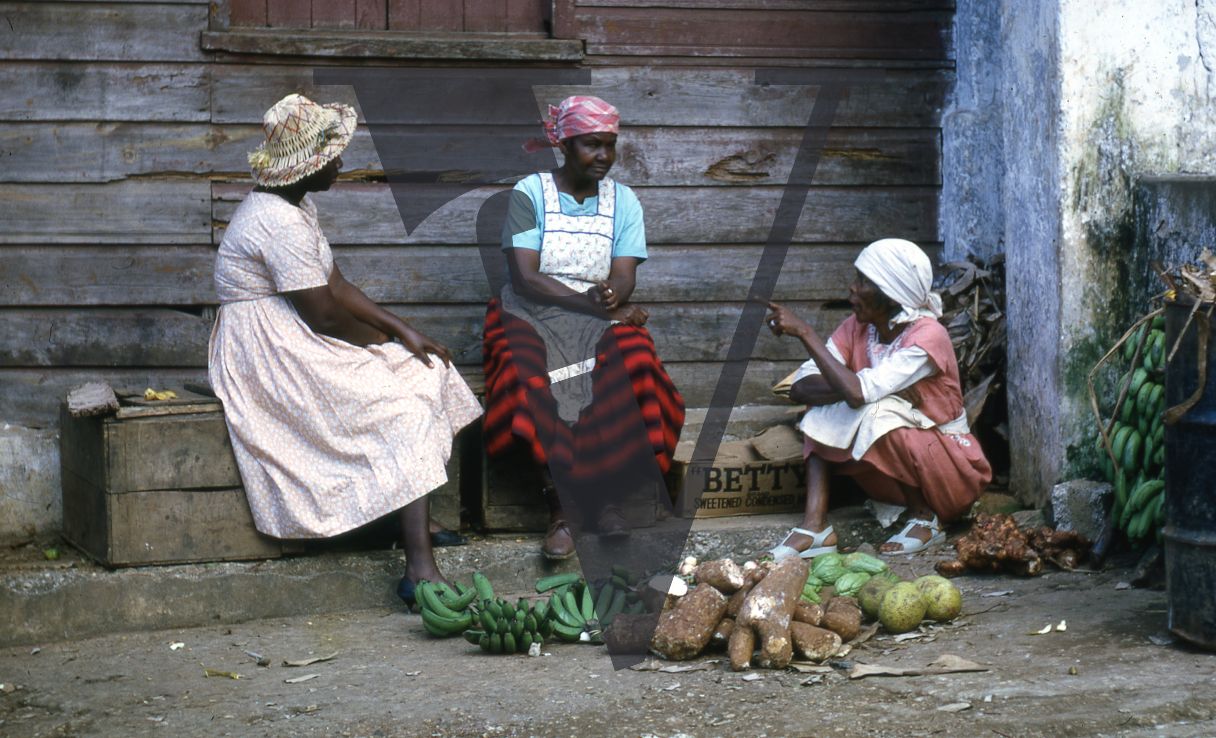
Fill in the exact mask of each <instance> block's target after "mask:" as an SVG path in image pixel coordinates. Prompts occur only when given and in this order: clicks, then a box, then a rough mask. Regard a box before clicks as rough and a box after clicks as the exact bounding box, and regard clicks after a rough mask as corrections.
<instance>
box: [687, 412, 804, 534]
mask: <svg viewBox="0 0 1216 738" xmlns="http://www.w3.org/2000/svg"><path fill="white" fill-rule="evenodd" d="M694 445H695V440H691V439H690V440H687V441H682V442H681V443H680V445H679V446H678V447H677V448H676V454H675V459H674V461H673V463H672V472H671V482H672V484H673V485H674V486H673V489H675V490H677V491H678V492H679V497H678V499H677V500H676V514H678V515H680V516H682V517H698V518H719V517H728V516H733V515H763V514H768V513H791V512H802V510H803V508H804V507H805V506H806V464H805V462H804V461H803V459H802V437H801V435H800V434H799V433H798V431H797V430H796V429H795V428H794V427H793V426H789V425H776V426H773V427H771V428H769V429H767V430H766V431H764V432H763V433H761V434H760V435H759V436H757V437H755V438H751V439H747V440H741V441H725V442H723V443H722V445H721V446H720V447H719V448H718V453H717V456H715V458H714V463H713V465H712V466H710V467H708V468H707V469H706V470H705V474H704V475H703V476H701V478H700V479H697V480H692V479H691V475H690V461H691V459H692V452H693V447H694Z"/></svg>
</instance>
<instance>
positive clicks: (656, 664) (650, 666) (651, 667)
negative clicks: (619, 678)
mask: <svg viewBox="0 0 1216 738" xmlns="http://www.w3.org/2000/svg"><path fill="white" fill-rule="evenodd" d="M629 668H630V670H632V671H659V670H660V669H662V668H663V664H662V662H660V661H658V660H657V659H646V660H645V661H643V662H641V663H640V664H634V665H633V666H631V667H629Z"/></svg>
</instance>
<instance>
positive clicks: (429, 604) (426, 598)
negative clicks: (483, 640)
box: [414, 580, 476, 638]
mask: <svg viewBox="0 0 1216 738" xmlns="http://www.w3.org/2000/svg"><path fill="white" fill-rule="evenodd" d="M456 587H457V589H456V590H453V589H452V588H451V587H448V586H447V585H446V584H434V583H432V582H428V581H425V580H423V581H421V582H418V585H417V587H416V588H415V590H414V593H415V596H416V597H417V599H418V604H419V606H420V607H421V612H422V627H424V628H425V629H426V632H427V633H430V634H431V635H433V636H435V637H436V638H449V637H451V636H454V635H456V634H458V633H460V632H461V631H463V630H465V629H466V628H468V627H469V626H470V625H472V624H473V614H472V613H471V612H469V610H468V607H469V605H470V604H472V602H473V597H472V596H470V595H474V594H476V593H475V592H474V591H473V590H466V591H460V590H461V588H462V585H460V584H457V585H456Z"/></svg>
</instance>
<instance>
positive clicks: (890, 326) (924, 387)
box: [768, 238, 992, 559]
mask: <svg viewBox="0 0 1216 738" xmlns="http://www.w3.org/2000/svg"><path fill="white" fill-rule="evenodd" d="M854 265H855V266H856V267H857V276H856V278H855V279H854V281H853V284H852V286H851V287H850V288H849V304H850V305H851V307H852V308H853V314H852V315H851V316H849V317H848V318H846V319H845V321H844V322H843V323H841V325H840V327H838V328H837V329H836V331H835V332H834V333H832V336H831V338H829V339H828V340H827V341H826V342H825V341H824V340H823V339H822V338H820V336H819V334H818V333H817V332H816V331H815V329H814V328H812V327H811V326H810V325H808V324H807V323H806V322H804V321H803V320H801V319H800V318H799V317H798V316H796V315H794V313H793V312H791V311H790V310H789V309H788V308H785V307H783V306H781V305H777V304H776V303H770V304H769V307H770V308H771V309H772V311H773V312H772V314H771V315H769V317H768V325H769V328H770V329H771V330H772V331H773V333H775V334H777V335H779V336H780V335H787V336H793V337H795V338H797V339H799V340H800V341H801V342H802V345H803V346H804V347H806V350H807V352H808V353H809V354H810V355H811V358H810V360H809V361H807V362H806V363H805V364H803V365H802V367H801V368H800V369H799V370H798V372H797V373H796V374H795V375H794V383H793V386H792V387H791V389H790V399H792V400H793V401H794V402H799V403H803V404H806V405H809V406H810V409H809V410H808V411H807V413H806V415H804V416H803V418H802V421H801V422H800V423H799V428H800V429H801V430H802V432H803V434H804V436H805V438H806V440H805V454H806V459H807V462H806V463H807V497H806V511H805V515H804V517H803V520H802V523H801V525H800V526H798V527H795V528H794V529H793V530H791V531H790V533H789V535H788V536H787V537H786V539H785V541H784V542H783V543H782V544H781V545H779V546H777V547H776V548H775V549H773V550H772V554H773V556H774V557H775V558H778V559H780V558H785V557H788V556H801V557H803V558H811V557H814V556H818V555H820V554H823V553H829V552H832V551H835V550H836V533H835V532H834V531H833V530H832V526H830V525H828V524H827V508H828V484H829V474H830V473H832V472H834V473H836V474H844V475H849V476H852V477H853V478H854V479H856V481H857V482H858V484H859V485H860V486H861V488H862V489H863V490H865V492H866V494H867V495H868V496H869V497H871V498H872V499H874V500H876V501H878V502H882V503H886V504H888V505H898V506H902V507H906V508H907V509H908V518H907V521H906V524H905V525H904V528H903V530H901V531H900V532H899V533H897V534H895V535H894V536H892V537H891V538H890V539H889V540H888V541H887V542H886V543H883V544H882V546H881V547H880V548H879V550H880V552H882V553H887V554H899V553H914V552H916V551H920V550H923V549H925V548H927V547H928V546H931V545H936V544H938V543H940V542H941V541H942V540H943V539H944V538H945V536H944V534H943V533H942V530H941V527H942V523H943V522H949V521H951V520H954V519H955V518H957V517H959V516H960V515H962V514H963V513H964V512H966V511H967V510H968V508H970V507H971V503H973V502H974V501H975V499H976V498H977V497H978V496H979V492H980V490H981V489H983V487H984V485H985V484H987V483H988V481H989V480H990V479H991V478H992V469H991V468H990V467H989V465H988V461H987V460H986V459H985V458H984V452H983V451H982V450H981V449H980V446H979V444H978V443H977V442H976V440H975V437H974V436H972V435H971V431H970V429H969V428H968V427H967V413H966V411H965V410H964V408H963V395H962V390H961V388H960V385H959V377H958V360H957V359H956V357H955V355H954V347H953V345H952V344H951V343H950V335H949V334H948V333H947V332H946V329H945V327H944V326H942V324H941V323H939V322H938V320H937V319H938V318H939V317H941V311H942V308H941V299H940V298H939V297H938V296H937V295H936V294H934V293H933V292H931V291H930V287H931V285H932V277H933V269H932V267H931V265H930V263H929V257H927V256H926V255H925V253H924V252H923V251H921V250H920V248H919V247H918V246H917V245H916V244H914V243H912V242H911V241H904V240H902V239H896V238H887V239H883V240H881V241H875V242H874V243H872V244H870V245H869V246H867V247H866V248H865V249H864V250H863V251H862V252H861V254H860V255H859V256H858V257H857V261H856V262H855V264H854Z"/></svg>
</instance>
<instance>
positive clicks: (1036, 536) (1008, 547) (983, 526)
mask: <svg viewBox="0 0 1216 738" xmlns="http://www.w3.org/2000/svg"><path fill="white" fill-rule="evenodd" d="M1089 546H1090V544H1089V541H1087V540H1086V539H1085V538H1084V536H1081V535H1078V534H1077V533H1075V532H1072V531H1057V530H1052V529H1051V528H1047V527H1042V528H1038V529H1037V530H1033V531H1023V530H1021V529H1019V528H1018V526H1017V522H1016V521H1014V519H1013V517H1012V516H1009V515H980V516H979V517H977V518H976V520H975V524H974V525H973V526H972V527H971V530H970V531H968V532H967V534H966V535H965V536H963V537H962V538H960V539H958V540H957V541H955V542H954V550H955V551H956V552H957V554H958V556H957V559H956V560H955V561H943V562H939V563H938V564H937V567H936V569H937V572H938V573H939V574H941V575H942V576H957V575H959V574H961V573H963V572H964V571H968V570H970V571H992V572H998V571H1004V572H1009V573H1012V574H1020V575H1022V576H1035V575H1038V574H1041V573H1042V572H1043V561H1044V560H1048V561H1051V562H1053V563H1055V564H1056V565H1057V566H1059V567H1061V568H1064V569H1071V568H1073V567H1075V566H1076V564H1077V562H1079V561H1080V560H1081V559H1083V558H1084V557H1085V554H1086V553H1088V551H1089Z"/></svg>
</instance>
